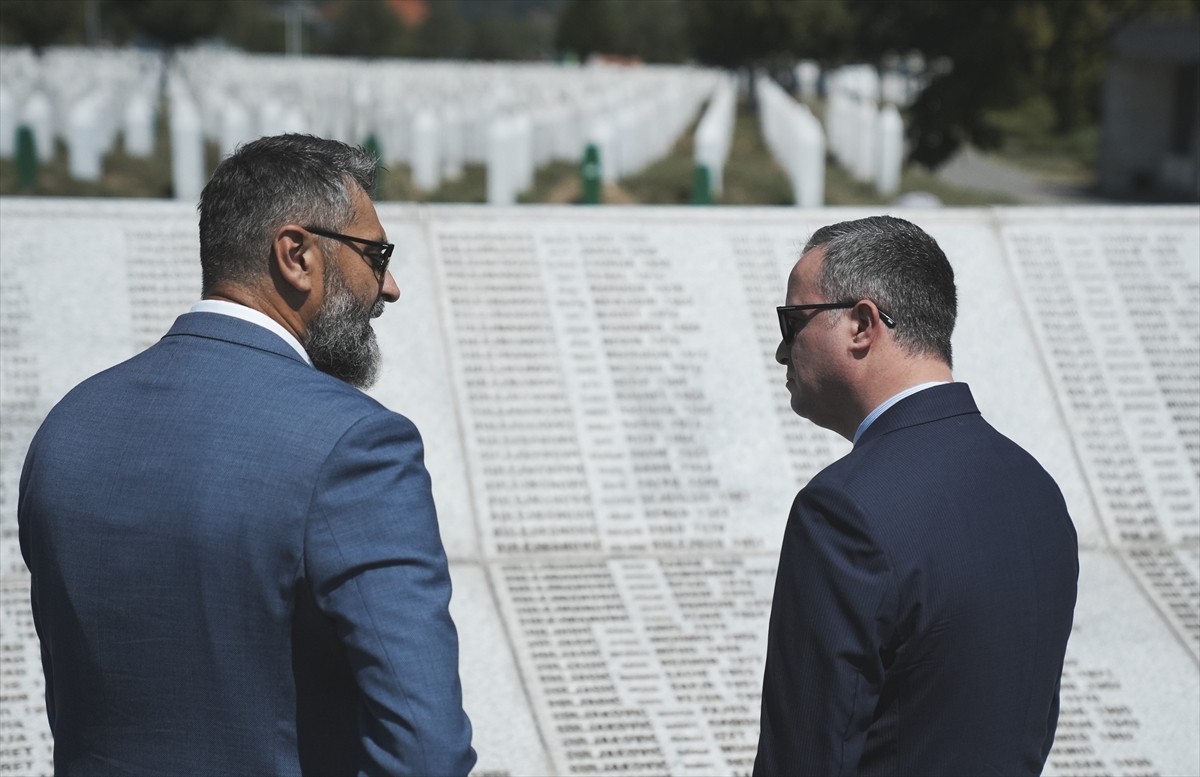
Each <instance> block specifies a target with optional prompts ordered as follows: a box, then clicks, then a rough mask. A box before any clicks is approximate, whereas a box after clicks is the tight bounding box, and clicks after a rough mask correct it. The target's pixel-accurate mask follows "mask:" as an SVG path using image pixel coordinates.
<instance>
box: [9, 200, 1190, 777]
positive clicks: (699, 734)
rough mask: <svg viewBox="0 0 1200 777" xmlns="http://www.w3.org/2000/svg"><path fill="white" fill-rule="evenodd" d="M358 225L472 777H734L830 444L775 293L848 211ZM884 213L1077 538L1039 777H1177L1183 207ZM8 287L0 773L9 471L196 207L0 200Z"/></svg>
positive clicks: (190, 265)
mask: <svg viewBox="0 0 1200 777" xmlns="http://www.w3.org/2000/svg"><path fill="white" fill-rule="evenodd" d="M379 215H380V218H381V220H382V222H383V225H384V227H385V228H386V229H387V232H388V235H389V239H391V240H392V241H394V242H395V243H396V244H397V250H396V255H395V257H394V258H393V261H392V267H393V272H394V274H395V275H396V279H397V282H398V284H399V286H400V288H401V292H402V295H401V298H400V301H399V302H398V303H396V304H394V305H391V306H390V307H389V308H388V311H387V312H386V313H385V314H384V316H383V317H382V318H380V319H378V320H377V321H376V323H375V328H376V331H377V333H378V335H379V340H380V344H381V346H382V349H383V352H384V356H385V362H384V367H383V371H382V374H381V378H380V381H379V383H378V385H377V386H376V388H374V389H372V391H371V393H372V394H373V395H375V396H376V397H378V398H379V399H380V400H381V401H382V402H384V403H385V404H386V405H388V406H389V407H391V408H393V409H395V410H397V411H399V412H401V413H404V414H406V415H408V416H409V417H411V418H412V419H413V420H414V421H415V422H416V424H417V425H418V427H419V428H420V429H421V431H422V433H423V436H424V438H425V442H426V447H427V463H428V466H429V469H430V472H431V474H432V476H433V480H434V495H435V498H436V500H437V504H438V509H439V514H440V518H441V523H442V536H443V539H444V541H445V545H446V549H447V552H448V554H449V556H450V566H451V574H452V577H453V581H454V599H453V602H452V605H451V609H452V612H453V614H454V617H455V620H456V622H457V624H458V627H459V633H460V636H461V641H462V676H463V687H464V694H465V704H466V707H467V711H468V713H469V714H470V716H471V719H472V721H473V722H474V726H475V732H476V736H475V747H476V749H477V750H478V753H479V763H478V766H477V768H476V771H475V774H478V775H506V774H510V775H540V774H562V775H588V774H605V773H614V772H616V773H628V774H670V775H719V774H748V773H749V771H750V769H751V766H752V764H753V760H754V753H755V747H756V741H757V736H758V712H759V697H760V692H761V682H762V670H763V661H764V651H765V642H766V630H767V618H768V614H769V612H770V605H771V593H772V588H773V583H774V575H775V565H776V562H777V558H778V552H779V546H780V540H781V537H782V533H783V528H784V524H785V521H786V518H787V513H788V509H789V507H790V504H791V501H792V498H793V497H794V495H795V493H796V491H797V490H798V489H799V488H800V487H801V486H803V484H804V483H805V482H806V481H807V480H808V478H810V477H811V476H812V475H813V474H814V473H815V472H817V471H818V470H820V469H821V468H822V467H824V466H825V465H826V464H828V463H830V462H831V461H833V460H834V459H835V458H837V457H839V456H841V455H843V454H844V453H845V452H846V451H847V450H848V449H849V446H848V443H847V442H846V441H845V440H843V439H842V438H840V437H837V436H836V435H833V434H832V433H830V432H826V431H824V430H821V429H817V428H815V427H813V426H811V425H810V424H808V423H807V422H806V421H804V420H802V419H800V418H797V417H796V416H795V415H793V414H792V412H791V410H790V409H789V406H788V397H787V392H786V390H785V388H784V370H783V368H782V367H781V366H779V365H778V364H776V363H775V361H774V351H775V347H776V345H777V344H778V340H779V333H778V327H777V324H776V317H775V311H774V307H775V306H776V305H778V304H782V302H783V294H784V284H785V280H786V277H787V273H788V271H789V269H790V267H791V265H792V263H793V262H794V261H795V259H796V258H797V256H798V252H799V249H800V247H801V246H802V245H803V243H804V241H805V240H806V239H807V238H808V236H809V235H810V234H811V232H813V231H814V230H815V229H816V228H818V227H820V226H822V225H824V224H827V223H830V222H833V221H838V220H843V219H846V218H855V217H859V216H863V215H869V212H868V211H865V210H859V209H853V210H852V209H825V210H796V209H785V208H779V209H773V208H758V209H732V208H720V209H717V208H704V209H699V208H687V209H685V208H653V209H651V208H621V207H607V208H596V209H584V208H578V207H574V208H568V207H563V208H554V207H521V208H509V209H497V208H476V207H463V206H441V207H437V206H428V207H425V206H422V207H418V206H405V205H398V204H381V205H380V206H379ZM896 215H901V216H905V217H908V218H910V219H912V220H913V221H915V222H917V223H918V224H920V225H921V226H923V227H925V228H926V229H927V230H928V231H929V232H930V233H931V234H932V235H933V236H934V237H935V238H936V239H937V240H938V241H939V242H940V243H941V245H942V247H943V248H944V249H945V251H946V253H947V255H948V256H949V257H950V260H951V263H952V264H953V265H954V268H955V272H956V274H957V278H958V284H959V299H960V303H959V304H960V314H959V323H958V329H957V332H956V335H955V338H954V349H955V377H956V379H958V380H961V381H965V382H967V383H969V384H970V385H971V388H972V390H973V392H974V393H975V397H976V400H977V401H978V403H979V405H980V408H981V409H982V411H983V414H984V416H985V417H987V418H988V419H989V420H990V421H991V422H992V423H993V424H994V425H996V426H997V427H998V428H999V429H1000V430H1001V431H1003V432H1005V433H1006V434H1008V435H1009V436H1010V437H1012V438H1013V439H1015V440H1016V441H1017V442H1019V443H1020V444H1021V445H1023V446H1024V447H1026V448H1027V449H1028V450H1029V451H1030V452H1031V453H1032V454H1033V455H1034V456H1036V457H1037V458H1038V459H1039V460H1040V461H1041V462H1042V464H1043V465H1044V466H1045V467H1046V468H1047V469H1048V470H1049V471H1050V472H1051V473H1052V474H1053V475H1054V476H1055V477H1056V479H1057V480H1058V482H1059V484H1060V485H1061V487H1062V489H1063V492H1064V494H1065V496H1066V499H1067V503H1068V505H1069V506H1070V509H1071V513H1072V516H1073V517H1074V519H1075V522H1076V526H1077V529H1078V533H1079V540H1080V556H1081V572H1080V588H1079V591H1080V597H1079V604H1078V607H1077V609H1076V620H1075V628H1074V631H1073V634H1072V638H1071V642H1070V645H1069V647H1068V653H1067V664H1066V668H1065V670H1064V675H1063V685H1062V689H1063V690H1062V714H1061V718H1060V722H1059V733H1058V738H1057V741H1056V744H1055V748H1054V751H1053V752H1052V753H1051V756H1050V761H1049V763H1048V765H1047V769H1046V773H1047V774H1052V775H1091V774H1099V773H1103V774H1113V775H1152V774H1161V775H1179V774H1200V737H1198V735H1197V731H1200V209H1197V208H1195V207H1190V206H1189V207H1157V208H1132V207H1131V208H1126V207H1121V208H1115V207H1114V208H1072V209H1048V208H1046V209H1043V208H989V209H956V210H920V211H908V212H897V213H896ZM0 291H2V295H3V296H2V307H0V348H2V351H0V353H2V360H0V389H2V391H0V411H2V413H3V424H2V425H0V606H2V608H3V614H2V617H3V620H2V623H3V635H2V639H0V700H2V702H3V704H2V707H0V775H3V774H32V773H49V772H50V763H51V761H50V752H51V742H50V738H49V734H48V731H47V728H46V723H45V708H44V704H43V701H42V680H41V669H40V665H39V658H38V655H39V654H38V646H37V638H36V635H35V634H34V631H33V626H32V619H31V617H30V615H29V608H28V574H27V572H26V571H25V568H24V565H23V563H22V561H21V557H20V551H19V547H18V543H17V526H16V496H17V482H18V477H19V474H20V468H21V463H22V460H23V457H24V453H25V449H26V447H27V445H28V443H29V440H30V438H31V436H32V434H33V432H34V430H35V429H36V428H37V425H38V423H39V422H40V420H41V419H42V418H43V417H44V416H45V414H46V413H47V411H48V410H49V408H50V407H51V406H52V405H53V404H54V403H55V402H56V401H57V400H58V399H59V398H60V397H61V396H62V395H63V393H64V392H65V391H67V390H68V389H69V388H70V387H71V386H72V385H74V384H75V383H76V382H78V381H79V380H81V379H83V378H84V377H86V376H88V375H90V374H92V373H94V372H96V371H99V370H101V369H103V368H105V367H107V366H110V365H112V364H114V363H116V362H118V361H120V360H122V359H124V358H126V357H128V356H130V355H132V354H133V353H135V352H136V351H138V350H140V349H142V348H144V347H146V346H147V345H149V344H151V343H153V342H154V341H155V340H157V339H158V337H159V336H160V335H161V334H162V333H163V332H165V331H166V329H167V328H168V327H169V326H170V324H171V322H172V320H173V319H174V317H175V316H177V315H178V314H180V313H181V312H183V311H185V310H186V309H187V307H188V306H189V305H190V304H191V303H192V302H193V301H194V300H195V299H196V298H197V296H198V294H199V266H198V258H197V236H196V215H195V211H194V209H193V208H192V207H191V206H188V205H183V204H175V203H163V202H145V201H136V202H130V201H115V200H70V201H68V200H28V199H5V200H0ZM164 444H169V441H164ZM984 703H986V702H984Z"/></svg>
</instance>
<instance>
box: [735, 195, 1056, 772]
mask: <svg viewBox="0 0 1200 777" xmlns="http://www.w3.org/2000/svg"><path fill="white" fill-rule="evenodd" d="M786 301H787V305H785V306H783V307H780V308H779V309H778V315H779V323H780V329H781V333H782V336H783V339H782V342H781V343H780V345H779V348H778V350H777V352H776V359H777V360H778V361H779V363H780V364H782V365H784V366H785V367H787V388H788V391H789V392H790V393H791V404H792V409H793V410H794V411H795V412H796V413H797V414H798V415H800V416H803V417H804V418H807V419H808V420H810V421H812V422H813V423H815V424H817V425H818V426H822V427H825V428H827V429H832V430H833V431H835V432H837V433H838V434H840V435H842V436H843V437H845V438H846V439H847V440H851V441H852V442H853V443H854V448H853V450H852V451H851V452H850V453H849V454H847V455H846V456H845V457H844V458H842V459H841V460H839V461H837V462H835V463H833V464H831V465H830V466H829V467H828V468H826V469H825V470H824V471H822V472H821V473H819V474H818V475H817V476H816V477H814V478H813V479H812V480H811V481H810V482H809V483H808V485H806V486H805V487H804V488H803V490H801V491H800V493H799V494H798V495H797V497H796V500H795V502H794V504H793V505H792V511H791V515H790V516H789V518H788V523H787V528H786V530H785V533H784V539H783V548H782V551H781V553H780V558H779V571H778V573H777V577H776V582H775V596H774V601H773V604H772V607H771V624H770V630H769V634H768V639H767V666H766V673H765V677H764V679H763V701H762V729H761V733H760V737H759V744H758V756H757V759H756V760H755V765H754V773H755V774H756V775H773V774H785V775H799V774H819V775H840V774H896V775H916V774H920V775H937V774H944V775H967V774H1005V775H1009V774H1038V773H1040V772H1041V770H1042V767H1043V765H1044V764H1045V761H1046V757H1047V754H1048V753H1049V751H1050V746H1051V744H1052V743H1053V741H1054V730H1055V725H1056V723H1057V719H1058V685H1059V678H1060V676H1061V673H1062V665H1063V656H1064V653H1065V651H1066V645H1067V638H1068V636H1069V635H1070V632H1071V621H1072V617H1073V614H1074V608H1075V595H1076V581H1077V578H1078V573H1079V561H1078V548H1077V544H1076V536H1075V529H1074V526H1073V525H1072V522H1071V518H1070V516H1069V515H1068V514H1067V507H1066V504H1065V503H1064V502H1063V498H1062V495H1061V493H1060V492H1059V489H1058V486H1057V485H1056V484H1055V483H1054V481H1053V479H1052V478H1051V477H1050V475H1049V474H1047V473H1046V471H1045V470H1044V469H1043V468H1042V467H1041V465H1039V464H1038V462H1037V461H1035V460H1034V459H1033V457H1031V456H1030V455H1029V454H1028V453H1026V452H1025V451H1024V450H1022V449H1021V448H1020V447H1018V446H1017V445H1016V444H1015V443H1013V442H1012V441H1011V440H1009V439H1007V438H1006V437H1004V436H1003V435H1001V434H1000V433H999V432H997V431H996V430H995V429H993V428H992V427H991V426H990V425H988V423H987V422H986V421H984V420H983V418H982V416H981V415H980V414H979V410H978V408H977V407H976V406H975V402H974V400H973V399H972V397H971V392H970V389H968V388H967V386H966V385H965V384H962V383H955V382H953V377H952V375H951V371H950V368H951V350H950V335H951V333H952V332H953V330H954V321H955V317H956V313H957V301H956V291H955V286H954V272H953V270H952V269H951V267H950V264H949V262H948V261H947V260H946V256H945V254H943V253H942V250H941V248H939V247H938V245H937V243H936V242H934V240H933V239H932V238H931V237H929V235H927V234H926V233H925V232H924V231H922V230H921V229H920V228H918V227H916V226H915V225H913V224H910V223H909V222H907V221H904V220H901V219H896V218H890V217H882V216H881V217H873V218H867V219H861V220H858V221H849V222H843V223H840V224H834V225H832V226H828V227H825V228H823V229H821V230H818V231H817V233H816V234H814V235H813V237H812V238H811V239H810V240H809V242H808V244H807V245H806V246H805V248H804V251H803V252H802V255H801V257H800V260H799V261H798V262H797V263H796V265H795V267H794V268H793V270H792V272H791V275H790V277H789V278H788V287H787V300H786ZM997 336H998V337H1002V336H1003V334H1002V333H998V334H997Z"/></svg>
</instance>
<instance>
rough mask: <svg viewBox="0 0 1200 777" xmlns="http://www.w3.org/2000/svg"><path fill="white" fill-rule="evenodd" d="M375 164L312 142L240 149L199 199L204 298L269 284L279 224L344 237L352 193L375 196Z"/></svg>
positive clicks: (278, 140) (292, 140)
mask: <svg viewBox="0 0 1200 777" xmlns="http://www.w3.org/2000/svg"><path fill="white" fill-rule="evenodd" d="M377 164H378V160H377V159H376V157H375V155H374V154H372V153H371V152H369V151H367V150H366V149H364V148H361V147H359V146H350V145H347V144H345V143H341V142H339V141H336V140H326V139H323V138H317V137H313V136H312V135H278V136H275V137H267V138H260V139H258V140H255V141H253V142H252V143H246V144H244V145H242V146H239V147H238V149H237V151H235V152H234V153H233V154H232V155H230V156H229V157H227V158H226V159H225V160H224V161H222V162H221V164H219V165H217V169H216V171H215V172H214V173H213V176H212V178H211V179H210V180H209V182H208V184H207V185H206V186H205V187H204V191H203V192H201V194H200V204H199V206H198V208H197V210H199V211H200V268H201V274H202V276H203V285H202V288H203V291H204V292H205V293H208V291H209V290H211V289H212V288H213V287H214V286H215V285H216V284H217V283H220V282H223V281H232V282H236V283H250V282H253V281H254V280H255V279H258V278H263V277H266V274H267V272H268V256H269V255H270V250H271V240H272V238H273V237H274V234H275V231H276V230H277V229H279V227H281V226H283V225H284V224H291V223H297V224H300V225H302V226H306V225H310V224H311V225H313V226H319V227H323V228H324V229H328V230H332V231H334V232H340V231H342V230H343V229H344V228H345V227H346V226H347V225H348V224H349V223H350V222H351V221H353V220H354V217H355V215H356V214H355V213H354V204H353V196H354V192H355V190H356V188H359V187H361V188H362V190H363V191H364V192H366V193H367V195H368V196H370V195H372V194H373V193H374V191H375V174H376V173H375V170H376V166H377Z"/></svg>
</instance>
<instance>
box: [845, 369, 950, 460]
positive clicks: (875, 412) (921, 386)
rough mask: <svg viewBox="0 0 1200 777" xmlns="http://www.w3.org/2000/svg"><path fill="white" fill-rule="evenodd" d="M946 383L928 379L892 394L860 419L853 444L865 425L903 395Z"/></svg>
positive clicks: (910, 394)
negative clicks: (926, 381) (927, 381)
mask: <svg viewBox="0 0 1200 777" xmlns="http://www.w3.org/2000/svg"><path fill="white" fill-rule="evenodd" d="M947 383H949V381H946V380H933V381H930V382H929V383H920V384H918V385H916V386H909V387H908V388H906V389H904V390H903V391H901V392H900V393H899V394H893V395H892V396H891V397H889V398H888V399H886V400H884V402H883V404H881V405H880V406H879V407H877V408H875V409H874V410H872V411H871V412H870V414H869V415H867V417H866V418H864V419H863V420H862V423H861V424H859V425H858V431H856V432H855V433H854V444H855V445H857V444H858V438H860V437H862V436H863V432H865V431H867V427H868V426H870V425H871V424H873V423H875V419H876V418H878V417H879V416H881V415H883V414H884V413H885V412H887V409H888V408H890V407H891V406H892V405H894V404H896V403H897V402H899V401H900V400H902V399H904V398H905V397H911V396H912V395H913V394H916V393H917V392H918V391H924V390H925V389H927V388H933V387H934V386H944V385H945V384H947Z"/></svg>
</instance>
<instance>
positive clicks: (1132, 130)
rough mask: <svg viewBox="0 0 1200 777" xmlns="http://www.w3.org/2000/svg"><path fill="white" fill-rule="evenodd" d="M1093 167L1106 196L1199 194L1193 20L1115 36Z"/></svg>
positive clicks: (1199, 84) (1198, 66)
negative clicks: (1098, 150)
mask: <svg viewBox="0 0 1200 777" xmlns="http://www.w3.org/2000/svg"><path fill="white" fill-rule="evenodd" d="M1098 166H1099V175H1100V188H1101V190H1102V191H1103V192H1104V193H1105V194H1107V195H1110V196H1114V197H1133V198H1137V199H1142V198H1147V199H1172V200H1188V201H1197V200H1200V19H1191V20H1187V21H1180V20H1170V21H1167V20H1161V21H1160V20H1156V21H1142V22H1135V23H1134V24H1131V25H1129V26H1127V27H1125V28H1124V29H1122V30H1121V31H1120V32H1118V33H1117V35H1116V36H1115V37H1114V39H1113V58H1112V60H1111V62H1110V64H1109V69H1108V74H1107V77H1106V79H1105V84H1104V118H1103V124H1102V128H1101V139H1100V153H1099V160H1098Z"/></svg>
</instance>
